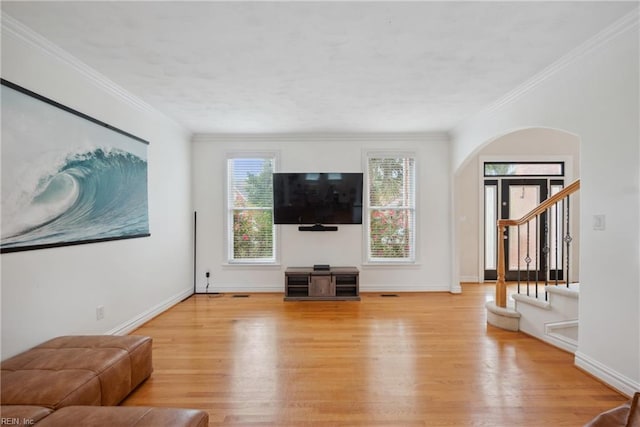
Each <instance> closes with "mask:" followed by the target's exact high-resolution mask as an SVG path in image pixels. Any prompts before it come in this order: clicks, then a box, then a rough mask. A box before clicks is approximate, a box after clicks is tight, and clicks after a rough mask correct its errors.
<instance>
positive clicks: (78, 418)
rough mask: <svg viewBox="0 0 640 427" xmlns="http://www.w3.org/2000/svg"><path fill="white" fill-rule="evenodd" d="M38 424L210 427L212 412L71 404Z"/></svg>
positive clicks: (43, 426)
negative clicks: (210, 414) (210, 413)
mask: <svg viewBox="0 0 640 427" xmlns="http://www.w3.org/2000/svg"><path fill="white" fill-rule="evenodd" d="M37 425H38V427H68V426H82V427H114V426H118V427H133V426H135V427H207V426H208V425H209V414H208V413H207V412H205V411H201V410H197V409H176V408H147V407H138V406H116V407H106V406H99V407H91V406H67V407H64V408H62V409H59V410H57V411H55V412H54V413H53V414H51V415H49V416H48V417H46V418H44V419H43V420H42V421H40V422H39V423H38V424H37Z"/></svg>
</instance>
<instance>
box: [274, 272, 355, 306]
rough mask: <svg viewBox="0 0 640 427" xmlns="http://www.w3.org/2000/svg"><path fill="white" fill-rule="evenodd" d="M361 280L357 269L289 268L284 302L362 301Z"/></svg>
mask: <svg viewBox="0 0 640 427" xmlns="http://www.w3.org/2000/svg"><path fill="white" fill-rule="evenodd" d="M359 280H360V272H359V271H358V269H357V268H356V267H331V268H330V269H329V270H314V269H313V267H289V268H287V269H286V270H285V272H284V300H285V301H306V300H318V301H360V285H359Z"/></svg>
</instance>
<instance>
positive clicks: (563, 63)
mask: <svg viewBox="0 0 640 427" xmlns="http://www.w3.org/2000/svg"><path fill="white" fill-rule="evenodd" d="M639 12H640V9H639V8H635V9H634V10H632V11H631V12H629V13H627V14H626V15H624V16H623V17H622V18H620V19H618V20H617V21H616V22H614V23H613V24H611V25H610V26H608V27H606V28H605V29H604V30H602V31H600V32H599V33H598V34H596V35H595V36H593V37H591V38H590V39H587V40H586V41H585V42H583V43H582V44H580V45H579V46H578V47H576V48H575V49H573V50H571V51H570V52H569V53H567V54H565V55H564V56H562V57H561V58H560V59H559V60H557V61H556V62H554V63H553V64H551V65H549V66H548V67H546V68H544V69H543V70H542V71H540V72H539V73H538V74H536V75H535V76H533V77H532V78H530V79H529V80H527V81H525V82H524V83H523V84H521V85H519V86H518V87H516V88H515V89H513V90H511V91H510V92H508V93H507V94H506V95H504V96H503V97H502V98H499V99H498V100H497V101H495V102H493V103H491V104H489V105H488V106H486V107H485V108H483V109H482V110H481V111H479V112H478V113H475V114H473V117H475V116H478V115H484V114H490V113H492V112H494V111H496V110H499V109H501V108H503V107H505V106H508V105H509V104H511V103H513V102H515V101H516V100H518V99H519V98H521V97H522V96H524V95H525V94H527V93H529V92H530V91H532V90H533V89H535V88H536V87H537V86H539V85H541V84H542V83H543V82H545V81H547V80H548V79H549V78H551V77H552V76H553V75H555V74H556V73H558V72H560V71H561V70H563V69H565V68H566V67H568V66H569V65H571V64H573V63H575V62H577V61H578V60H579V59H581V58H583V57H585V56H587V55H588V54H590V53H592V52H594V51H596V50H598V49H600V48H601V47H602V46H604V45H605V44H607V43H608V42H609V41H611V40H613V39H615V38H616V37H618V36H619V35H621V34H623V33H625V32H627V31H630V30H632V29H633V28H635V27H637V26H638V24H639V22H640V19H639V18H640V14H639ZM468 119H469V118H467V119H464V120H462V121H461V122H460V123H464V122H466V121H467V120H468Z"/></svg>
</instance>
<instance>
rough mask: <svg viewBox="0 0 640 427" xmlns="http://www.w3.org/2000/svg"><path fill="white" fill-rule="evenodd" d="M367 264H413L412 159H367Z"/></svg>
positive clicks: (397, 157) (371, 157) (377, 156)
mask: <svg viewBox="0 0 640 427" xmlns="http://www.w3.org/2000/svg"><path fill="white" fill-rule="evenodd" d="M367 185H368V189H367V190H368V196H369V203H368V211H367V214H368V218H367V227H368V233H367V236H368V244H367V246H368V261H369V262H414V261H415V234H416V233H415V223H416V221H415V217H416V215H415V210H416V206H415V205H416V203H415V199H416V198H415V188H416V183H415V158H414V157H413V156H408V155H402V156H392V155H390V156H386V155H385V156H379V155H372V156H369V157H368V159H367Z"/></svg>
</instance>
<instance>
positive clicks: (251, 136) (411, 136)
mask: <svg viewBox="0 0 640 427" xmlns="http://www.w3.org/2000/svg"><path fill="white" fill-rule="evenodd" d="M450 140H451V138H450V135H449V133H448V132H425V133H349V132H344V133H340V132H336V133H266V134H259V133H246V134H243V133H196V134H194V135H193V136H192V138H191V141H192V142H236V143H241V142H281V143H299V142H316V143H323V142H344V143H348V142H370V143H374V142H389V141H397V142H443V141H444V142H449V141H450Z"/></svg>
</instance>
